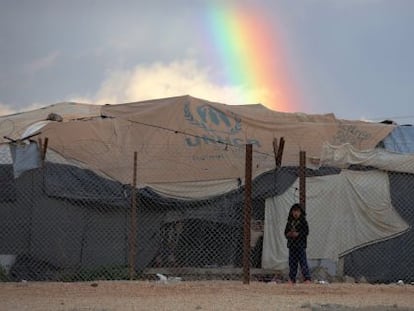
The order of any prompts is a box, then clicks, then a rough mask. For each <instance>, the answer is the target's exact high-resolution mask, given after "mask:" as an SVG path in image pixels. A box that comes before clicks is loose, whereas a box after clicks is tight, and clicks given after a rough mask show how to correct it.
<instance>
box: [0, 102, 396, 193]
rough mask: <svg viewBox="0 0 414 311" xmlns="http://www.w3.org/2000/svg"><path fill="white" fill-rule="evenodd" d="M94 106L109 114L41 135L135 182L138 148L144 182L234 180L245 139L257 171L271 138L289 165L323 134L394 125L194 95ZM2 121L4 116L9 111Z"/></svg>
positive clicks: (327, 137)
mask: <svg viewBox="0 0 414 311" xmlns="http://www.w3.org/2000/svg"><path fill="white" fill-rule="evenodd" d="M91 106H93V105H90V106H85V109H86V112H87V114H88V117H91V116H93V115H102V116H104V117H105V118H101V117H96V118H88V119H85V120H72V121H68V122H50V123H48V124H47V125H46V126H45V127H44V128H42V135H41V137H42V138H45V137H48V139H49V149H50V150H51V151H55V152H57V153H58V154H60V155H61V156H62V157H64V158H66V159H69V160H75V161H77V162H80V163H83V164H84V165H85V166H86V167H89V168H91V169H94V170H96V171H98V172H100V173H101V174H104V175H106V176H109V177H110V178H113V179H115V180H119V181H120V182H122V183H131V178H132V169H133V153H134V151H137V153H138V182H139V183H140V184H141V185H143V184H158V185H162V184H163V183H180V182H182V183H186V182H194V181H198V182H199V181H217V180H231V181H232V184H233V185H236V183H235V182H234V180H235V179H237V178H240V179H241V180H242V182H243V179H244V166H245V163H244V158H245V144H247V143H251V144H252V145H253V152H254V155H253V162H254V163H253V168H254V172H253V176H257V175H258V174H260V173H262V172H264V171H268V170H271V169H274V167H275V161H274V153H273V140H274V138H277V139H278V141H279V139H280V138H281V137H284V139H285V142H286V143H285V149H284V154H283V161H282V165H284V166H288V165H297V164H298V159H299V151H301V150H304V151H306V153H307V156H308V158H317V159H318V158H320V156H321V152H322V144H323V143H324V142H328V143H330V144H333V145H338V144H342V143H345V142H348V143H351V144H352V145H353V146H354V147H356V148H358V149H369V148H374V147H375V146H376V145H377V143H378V142H379V141H381V140H382V139H383V138H384V137H385V136H387V135H388V134H389V133H390V131H391V130H392V129H393V128H394V126H391V125H384V124H374V123H368V122H361V121H345V120H338V119H336V118H335V116H334V115H333V114H326V115H307V114H303V113H281V112H276V111H272V110H269V109H267V108H265V107H264V106H262V105H251V106H242V105H240V106H232V105H225V104H220V103H213V102H209V101H206V100H202V99H197V98H194V97H191V96H180V97H173V98H165V99H158V100H149V101H143V102H136V103H128V104H120V105H105V106H94V107H93V108H94V109H97V108H98V107H99V109H100V111H95V110H94V111H93V113H90V111H91V110H90V109H91ZM86 107H89V108H86ZM57 110H58V109H57ZM49 111H50V112H55V113H58V114H59V113H60V112H59V111H53V109H49V110H48V112H49ZM43 115H46V114H43ZM27 118H29V116H28V117H27ZM0 121H3V122H7V117H6V119H4V118H3V119H0ZM26 123H27V122H26Z"/></svg>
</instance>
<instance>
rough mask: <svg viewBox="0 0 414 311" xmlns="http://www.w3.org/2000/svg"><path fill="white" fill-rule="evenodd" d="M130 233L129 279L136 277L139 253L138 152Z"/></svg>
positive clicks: (135, 157)
mask: <svg viewBox="0 0 414 311" xmlns="http://www.w3.org/2000/svg"><path fill="white" fill-rule="evenodd" d="M130 216H131V217H130V231H129V279H130V280H133V279H134V277H135V258H136V252H137V152H136V151H135V152H134V170H133V178H132V191H131V215H130Z"/></svg>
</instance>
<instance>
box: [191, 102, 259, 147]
mask: <svg viewBox="0 0 414 311" xmlns="http://www.w3.org/2000/svg"><path fill="white" fill-rule="evenodd" d="M195 110H196V111H195V112H194V113H193V112H192V111H191V109H190V105H189V104H186V105H185V106H184V118H185V119H186V120H187V121H188V122H189V123H190V124H192V125H194V126H197V127H199V128H201V129H203V130H204V131H205V132H206V134H204V135H201V136H197V137H187V138H186V139H185V141H186V144H187V146H189V147H196V146H199V145H200V144H202V143H205V144H229V145H236V146H241V145H245V144H254V145H257V146H258V147H260V143H259V142H258V141H257V140H255V139H247V140H245V139H242V138H238V137H230V136H233V135H235V134H237V133H239V132H240V131H241V128H242V127H241V120H240V118H238V117H237V116H236V115H233V116H232V117H229V116H227V115H226V114H225V113H224V112H222V111H220V110H217V109H215V108H214V107H212V106H210V105H207V104H204V105H200V106H198V107H197V108H196V109H195Z"/></svg>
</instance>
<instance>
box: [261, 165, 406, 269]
mask: <svg viewBox="0 0 414 311" xmlns="http://www.w3.org/2000/svg"><path fill="white" fill-rule="evenodd" d="M306 182H307V186H306V190H307V201H306V202H307V204H306V206H307V219H308V222H309V227H310V234H309V237H308V251H307V253H308V258H309V259H331V260H334V261H336V260H338V258H339V257H340V256H342V255H345V254H347V253H349V252H350V251H352V250H354V249H357V248H360V247H362V246H366V245H368V244H371V243H375V242H378V241H382V240H386V239H390V238H392V237H395V236H397V235H399V234H401V233H403V232H405V231H406V230H407V229H408V228H409V225H408V224H407V223H406V222H405V221H404V220H403V219H402V218H401V217H400V215H399V214H398V213H397V212H396V211H395V209H394V208H393V206H392V204H391V198H390V190H389V180H388V176H387V174H386V173H383V172H379V171H368V172H367V171H364V172H360V171H349V170H343V171H342V172H341V173H340V174H338V175H330V176H319V177H312V178H307V180H306ZM298 188H299V185H298V180H297V181H296V182H295V183H294V184H293V185H292V186H291V187H290V188H289V189H288V190H287V191H286V192H285V193H284V194H283V195H280V196H276V197H272V198H269V199H267V200H266V208H265V226H264V240H263V257H262V266H263V268H265V269H284V268H286V267H287V262H288V249H287V246H286V238H285V237H284V228H285V224H286V220H287V217H288V212H289V209H290V207H291V205H292V204H293V203H295V202H298V199H299V198H298V196H299V192H298V191H297V189H298ZM372 194H374V195H372Z"/></svg>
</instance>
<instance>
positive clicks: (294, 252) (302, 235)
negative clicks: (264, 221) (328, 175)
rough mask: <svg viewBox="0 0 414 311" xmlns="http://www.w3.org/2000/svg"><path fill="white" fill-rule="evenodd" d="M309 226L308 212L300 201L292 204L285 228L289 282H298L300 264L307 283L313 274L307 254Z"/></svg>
mask: <svg viewBox="0 0 414 311" xmlns="http://www.w3.org/2000/svg"><path fill="white" fill-rule="evenodd" d="M308 234H309V226H308V222H307V220H306V213H305V211H304V210H303V209H302V206H301V205H300V204H299V203H295V204H293V205H292V207H291V208H290V211H289V216H288V220H287V224H286V228H285V237H286V239H287V247H288V248H289V283H291V284H295V283H296V274H297V271H298V265H300V268H301V271H302V275H303V278H304V280H305V283H310V281H311V276H310V272H309V267H308V259H307V256H306V246H307V237H308Z"/></svg>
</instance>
